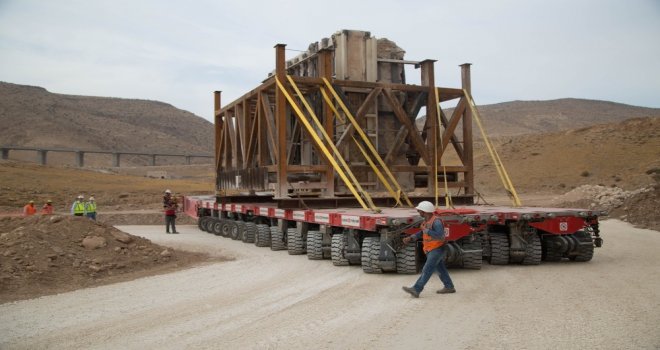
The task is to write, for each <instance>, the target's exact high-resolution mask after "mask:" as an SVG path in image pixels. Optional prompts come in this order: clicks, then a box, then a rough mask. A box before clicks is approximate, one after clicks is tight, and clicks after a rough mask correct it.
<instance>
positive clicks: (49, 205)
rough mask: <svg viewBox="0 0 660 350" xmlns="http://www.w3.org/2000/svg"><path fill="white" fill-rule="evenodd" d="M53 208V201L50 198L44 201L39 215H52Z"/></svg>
mask: <svg viewBox="0 0 660 350" xmlns="http://www.w3.org/2000/svg"><path fill="white" fill-rule="evenodd" d="M54 212H55V208H54V207H53V201H51V200H50V199H49V200H47V201H46V204H44V206H43V207H41V215H53V213H54Z"/></svg>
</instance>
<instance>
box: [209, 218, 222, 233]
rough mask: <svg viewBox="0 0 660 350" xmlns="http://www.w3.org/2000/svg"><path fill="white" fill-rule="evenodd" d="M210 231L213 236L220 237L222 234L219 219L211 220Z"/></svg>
mask: <svg viewBox="0 0 660 350" xmlns="http://www.w3.org/2000/svg"><path fill="white" fill-rule="evenodd" d="M211 231H213V234H214V235H216V236H220V234H221V233H222V220H219V219H215V220H213V229H212V230H211Z"/></svg>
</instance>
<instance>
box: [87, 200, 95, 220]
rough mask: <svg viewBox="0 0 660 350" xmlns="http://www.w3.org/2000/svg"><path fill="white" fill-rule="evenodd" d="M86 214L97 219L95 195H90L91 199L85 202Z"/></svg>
mask: <svg viewBox="0 0 660 350" xmlns="http://www.w3.org/2000/svg"><path fill="white" fill-rule="evenodd" d="M85 216H87V217H88V218H89V219H92V220H94V221H96V201H95V200H94V196H90V197H89V200H88V201H87V202H85Z"/></svg>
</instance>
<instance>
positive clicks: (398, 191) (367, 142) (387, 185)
mask: <svg viewBox="0 0 660 350" xmlns="http://www.w3.org/2000/svg"><path fill="white" fill-rule="evenodd" d="M323 82H324V83H325V85H326V87H327V88H328V90H329V91H330V92H331V93H332V96H333V97H334V98H335V100H337V103H338V104H339V106H340V107H341V108H342V110H343V111H344V113H345V114H346V117H347V118H348V120H349V121H350V122H351V124H352V125H353V128H354V129H355V131H356V132H357V133H358V135H360V137H361V138H362V141H363V142H364V144H365V145H366V146H367V149H368V150H369V151H370V152H371V154H372V155H373V157H374V158H375V159H376V161H377V162H378V164H379V165H380V166H381V167H382V168H383V171H384V172H385V174H386V175H387V178H388V179H389V181H387V179H385V176H383V174H382V173H381V171H380V170H379V169H378V167H377V166H376V164H374V162H373V160H372V159H371V158H370V157H369V155H368V154H367V152H366V151H365V150H364V148H363V147H362V146H360V144H359V142H358V140H356V139H355V138H353V141H354V142H355V144H356V145H357V146H358V148H359V149H360V151H361V152H362V154H363V155H364V157H365V159H366V160H367V162H368V163H369V165H370V166H371V168H372V169H373V170H374V172H375V173H376V175H377V176H378V178H379V179H380V181H381V182H382V183H383V185H385V188H386V189H387V191H388V192H389V193H390V195H391V196H392V197H393V198H394V199H395V200H396V201H397V204H400V203H401V197H403V199H404V200H405V201H406V203H407V204H408V206H410V207H412V206H413V205H412V203H411V202H410V199H409V198H408V196H407V195H406V193H405V192H404V191H403V190H402V189H401V185H399V182H398V181H396V178H395V177H394V175H392V172H391V171H390V169H389V168H388V167H387V165H386V164H385V161H384V160H383V158H382V157H381V156H380V155H379V154H378V151H377V150H376V147H374V145H373V143H372V142H371V140H370V139H369V137H368V136H367V135H366V134H365V133H364V131H363V130H362V128H361V127H360V125H359V124H358V122H357V120H356V119H355V117H353V114H351V112H350V111H349V110H348V107H346V105H345V104H344V101H342V99H341V98H340V97H339V95H338V94H337V92H336V91H335V89H334V88H333V87H332V85H331V84H330V82H329V81H328V79H326V78H323ZM321 93H322V94H323V98H324V99H325V100H326V103H327V104H328V105H329V106H330V108H331V109H332V111H333V113H334V114H335V115H336V116H337V117H338V118H340V120H341V121H342V122H344V120H343V117H342V116H341V114H339V112H338V111H337V109H336V108H335V106H334V104H333V103H332V101H331V99H330V97H329V96H328V95H327V93H326V92H325V89H324V88H321ZM392 186H393V187H395V188H396V190H394V189H393V188H392Z"/></svg>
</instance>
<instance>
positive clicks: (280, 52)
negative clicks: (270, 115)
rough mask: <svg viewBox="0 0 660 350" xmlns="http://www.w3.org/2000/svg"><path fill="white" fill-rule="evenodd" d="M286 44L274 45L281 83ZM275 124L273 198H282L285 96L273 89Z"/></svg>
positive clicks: (284, 188) (284, 184)
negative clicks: (275, 162)
mask: <svg viewBox="0 0 660 350" xmlns="http://www.w3.org/2000/svg"><path fill="white" fill-rule="evenodd" d="M285 47H286V44H277V45H275V76H276V77H277V79H279V81H280V82H281V83H282V84H285V83H286V61H285V55H284V48H285ZM275 126H276V128H277V154H278V157H277V187H276V189H275V198H284V197H287V194H288V186H287V181H286V173H287V163H286V160H287V156H286V151H287V146H286V97H285V96H284V94H283V93H282V91H280V89H276V90H275Z"/></svg>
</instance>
